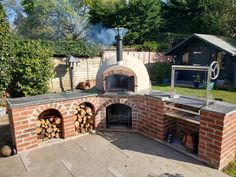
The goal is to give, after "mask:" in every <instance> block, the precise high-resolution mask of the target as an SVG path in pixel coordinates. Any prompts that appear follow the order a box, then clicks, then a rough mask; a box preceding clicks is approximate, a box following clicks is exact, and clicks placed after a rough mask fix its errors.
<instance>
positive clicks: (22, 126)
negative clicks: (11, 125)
mask: <svg viewBox="0 0 236 177" xmlns="http://www.w3.org/2000/svg"><path fill="white" fill-rule="evenodd" d="M26 128H29V125H28V124H27V125H20V126H17V127H15V130H24V129H26Z"/></svg>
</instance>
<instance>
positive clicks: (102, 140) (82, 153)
mask: <svg viewBox="0 0 236 177" xmlns="http://www.w3.org/2000/svg"><path fill="white" fill-rule="evenodd" d="M64 141H66V143H63V142H64ZM0 164H1V165H0V171H1V175H0V176H1V177H13V176H18V177H29V176H30V177H40V176H45V177H46V176H55V177H78V176H87V177H95V176H100V177H105V176H106V177H109V176H111V177H112V176H115V177H121V176H135V177H136V176H140V177H144V176H147V177H188V176H201V177H204V176H206V177H210V176H212V177H215V176H217V177H223V176H224V177H226V176H227V175H225V174H223V173H222V172H220V171H218V170H215V169H212V168H210V167H208V166H206V165H204V164H202V163H201V162H198V161H197V160H195V159H192V158H191V157H188V156H186V155H184V154H182V153H179V152H177V151H174V150H172V149H170V148H168V147H167V146H165V145H163V144H160V143H158V142H156V141H154V140H151V139H149V138H147V137H145V136H143V135H140V134H138V133H128V132H112V131H104V132H99V133H98V134H94V135H93V134H86V135H82V136H80V137H76V138H72V139H69V140H60V141H59V142H58V143H51V142H49V143H47V144H46V145H44V147H41V148H38V149H35V150H32V151H25V152H22V153H20V154H19V155H16V156H12V157H9V158H0Z"/></svg>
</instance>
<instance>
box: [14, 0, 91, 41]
mask: <svg viewBox="0 0 236 177" xmlns="http://www.w3.org/2000/svg"><path fill="white" fill-rule="evenodd" d="M22 5H23V6H24V11H25V13H26V14H27V15H26V16H24V14H20V15H19V16H18V17H17V20H16V29H17V31H18V34H20V35H21V36H23V37H25V38H30V39H44V40H58V39H72V40H77V39H79V38H83V35H84V29H85V27H86V26H87V25H88V22H89V21H88V13H87V12H88V9H87V7H86V6H85V4H84V2H83V1H82V0H45V1H41V0H34V1H33V0H23V1H22Z"/></svg>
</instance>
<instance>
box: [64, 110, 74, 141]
mask: <svg viewBox="0 0 236 177" xmlns="http://www.w3.org/2000/svg"><path fill="white" fill-rule="evenodd" d="M73 116H74V115H73V114H72V115H66V116H64V117H63V126H62V127H63V137H64V138H65V139H66V138H69V137H72V136H74V135H75V125H74V119H73Z"/></svg>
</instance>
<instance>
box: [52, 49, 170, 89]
mask: <svg viewBox="0 0 236 177" xmlns="http://www.w3.org/2000/svg"><path fill="white" fill-rule="evenodd" d="M115 52H116V51H105V53H104V54H103V56H102V57H93V58H79V63H78V64H77V65H76V66H74V86H75V87H76V86H77V84H78V83H79V82H83V81H85V80H89V79H90V80H95V79H96V74H97V71H98V68H99V67H100V65H101V63H102V61H104V60H107V59H109V58H110V57H111V56H114V55H116V53H115ZM124 54H127V55H128V56H132V57H136V58H138V59H139V60H141V61H142V62H143V63H144V64H145V66H147V67H149V64H150V63H155V62H163V61H167V60H171V58H167V57H166V56H164V54H162V53H156V52H136V51H124ZM65 60H66V58H65V57H64V58H63V57H61V58H60V57H55V58H53V62H54V68H55V69H54V72H55V76H54V78H53V79H51V80H50V81H49V91H50V92H61V91H66V90H70V75H69V68H68V66H66V63H65Z"/></svg>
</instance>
